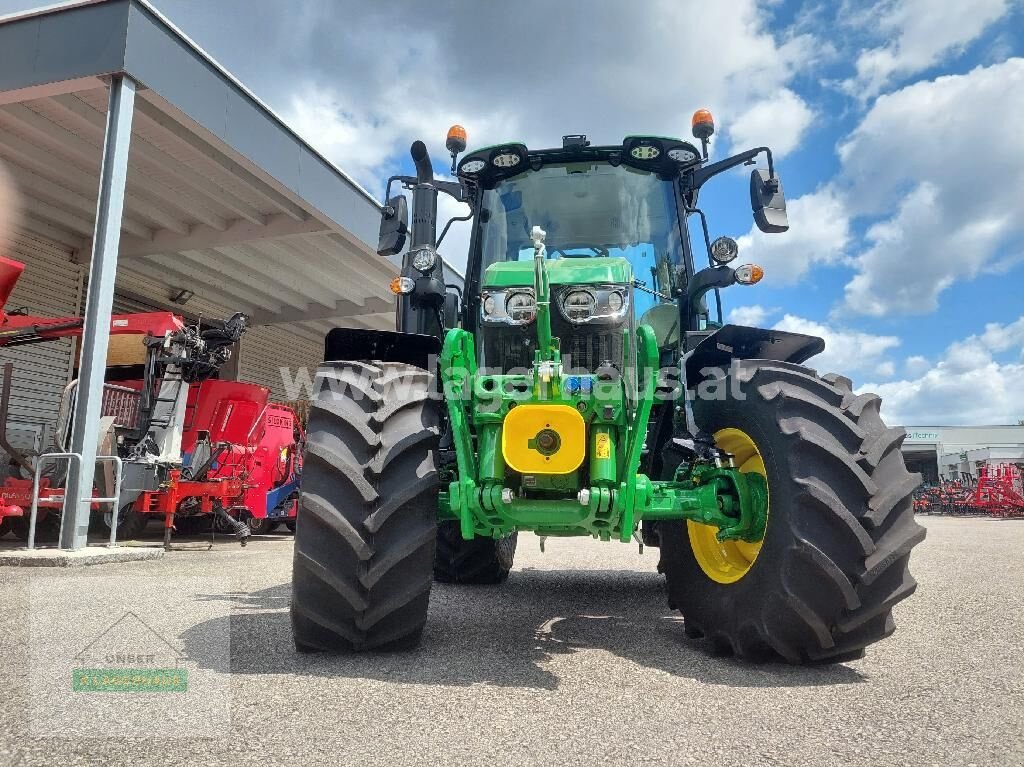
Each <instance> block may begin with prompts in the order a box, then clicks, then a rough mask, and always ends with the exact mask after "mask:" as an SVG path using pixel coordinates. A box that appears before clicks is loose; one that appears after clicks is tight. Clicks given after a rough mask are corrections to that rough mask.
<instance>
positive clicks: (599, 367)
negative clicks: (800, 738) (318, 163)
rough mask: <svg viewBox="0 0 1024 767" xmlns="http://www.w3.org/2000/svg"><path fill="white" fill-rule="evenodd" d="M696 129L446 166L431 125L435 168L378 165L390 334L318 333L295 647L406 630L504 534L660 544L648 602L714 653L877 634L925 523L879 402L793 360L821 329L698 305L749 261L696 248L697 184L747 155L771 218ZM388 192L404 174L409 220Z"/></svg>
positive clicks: (503, 551)
mask: <svg viewBox="0 0 1024 767" xmlns="http://www.w3.org/2000/svg"><path fill="white" fill-rule="evenodd" d="M713 131H714V125H713V122H712V119H711V115H710V114H709V113H707V112H706V111H705V110H700V111H698V112H697V113H696V114H695V115H694V121H693V133H694V137H695V138H697V139H699V140H700V142H701V144H702V146H701V147H700V148H698V146H697V145H696V144H694V143H690V142H687V141H682V140H679V139H674V138H664V137H660V136H629V137H627V138H626V139H625V140H624V141H623V142H622V143H621V144H616V145H610V146H592V145H591V144H590V142H589V141H588V140H587V139H586V137H585V136H582V135H571V136H565V137H564V138H563V140H562V146H561V147H559V148H557V149H542V150H533V149H528V148H527V147H526V146H524V145H523V144H518V143H512V144H502V145H499V146H492V147H487V148H484V149H480V150H478V151H474V152H472V153H469V154H466V155H465V156H464V157H463V158H462V160H461V161H459V162H458V163H457V165H456V161H457V158H458V155H459V154H460V153H462V152H463V151H464V150H465V148H466V142H465V132H464V131H463V130H462V129H461V128H460V127H459V126H455V127H453V129H452V131H451V132H450V133H449V136H448V142H447V147H448V149H449V151H451V153H452V172H453V174H454V175H455V176H456V179H457V180H455V181H439V180H436V179H435V178H434V173H433V168H432V166H431V162H430V159H429V156H428V154H427V151H426V147H425V146H424V145H423V143H422V142H416V143H415V144H413V146H412V158H413V161H414V164H415V167H416V175H415V176H396V177H392V178H391V179H390V180H389V182H388V199H387V203H386V205H385V207H384V211H383V217H382V222H381V232H380V244H379V247H378V252H379V253H380V254H381V255H382V256H395V255H397V254H399V253H402V252H403V251H405V255H404V259H403V266H402V271H401V276H400V277H397V278H396V279H395V280H394V281H393V283H392V290H393V291H394V292H395V293H396V294H398V309H397V332H390V331H373V330H365V329H348V328H336V329H334V330H332V331H331V332H330V333H329V334H328V336H327V339H326V343H325V349H326V355H325V361H324V364H323V365H322V366H321V368H320V369H319V372H318V376H317V386H316V393H315V398H314V401H313V402H312V407H311V412H310V419H309V427H308V433H307V441H306V453H305V461H304V471H303V483H302V501H301V503H302V513H301V514H300V515H299V522H298V529H297V531H296V537H295V560H294V577H293V593H292V625H293V630H294V638H295V643H296V646H297V648H298V649H299V650H301V651H321V650H325V651H353V650H354V651H359V650H371V649H404V648H411V647H414V646H415V645H416V644H417V643H418V641H419V639H420V636H421V633H422V631H423V627H424V624H425V621H426V619H427V606H428V601H429V596H430V590H431V585H432V582H433V581H434V580H438V581H444V582H452V583H459V584H498V583H501V582H503V581H504V580H505V579H506V578H507V577H508V574H509V570H510V569H511V567H512V562H513V557H514V554H515V550H516V536H517V533H518V532H519V531H520V530H526V531H532V532H534V533H536V534H537V535H539V536H591V537H592V538H595V539H599V540H601V541H610V540H615V541H621V542H629V541H632V540H636V541H638V542H640V543H641V545H644V544H646V545H648V546H658V547H660V563H659V566H658V569H659V571H660V572H662V573H663V574H664V576H665V578H666V581H667V584H666V586H667V592H668V599H669V604H670V606H671V607H672V608H674V609H678V610H680V611H681V612H682V614H683V617H684V631H685V633H686V635H687V636H690V637H705V638H706V639H707V640H708V642H709V643H710V646H711V648H712V649H713V650H714V651H716V652H725V653H732V654H735V655H736V656H737V657H741V658H744V659H750V660H758V661H760V660H773V659H775V660H777V659H783V660H785V661H789V662H791V663H816V662H838V661H843V660H848V659H851V658H857V657H860V656H861V655H863V652H864V648H865V647H866V646H867V645H868V644H871V643H872V642H876V641H878V640H879V639H882V638H884V637H886V636H888V635H889V634H890V633H891V632H892V631H893V628H894V624H893V619H892V615H891V610H892V607H893V605H895V604H896V603H897V602H899V601H900V600H902V599H904V598H906V597H907V596H909V595H910V594H911V593H912V592H913V591H914V588H915V585H916V584H915V581H914V579H913V578H912V577H911V576H910V573H909V572H908V569H907V565H908V560H909V556H910V551H911V549H912V548H913V547H914V546H915V545H916V544H917V543H919V542H920V541H921V540H922V539H923V538H924V529H923V528H921V527H920V526H918V525H917V524H916V523H915V521H914V516H913V511H912V506H911V494H912V492H913V491H914V489H915V487H916V486H917V485H918V483H919V477H918V475H912V474H910V473H908V472H907V470H906V467H905V466H904V463H903V458H902V455H901V452H900V445H901V443H902V441H903V438H904V431H903V429H895V428H887V427H886V426H885V424H884V423H883V422H882V419H881V418H880V417H879V404H880V401H879V398H878V397H877V396H875V395H873V394H856V393H854V391H853V390H852V387H851V384H850V381H849V380H848V379H846V378H844V377H842V376H837V375H823V376H821V375H818V373H817V372H816V371H814V370H812V369H810V368H808V367H805V366H804V365H803V363H805V362H806V361H807V360H808V359H809V358H810V357H812V356H813V355H815V354H817V353H819V352H821V351H822V350H823V349H824V342H823V341H822V339H820V338H816V337H813V336H806V335H800V334H795V333H785V332H780V331H777V330H765V329H759V328H750V327H741V326H737V325H731V324H723V321H722V310H721V299H720V291H721V289H723V288H726V287H728V286H731V285H734V284H741V285H743V284H752V283H754V282H756V281H758V280H759V279H760V278H761V276H762V270H761V269H760V267H757V266H755V265H752V264H747V265H743V266H738V267H735V268H734V267H732V266H730V265H729V264H730V263H731V262H732V261H733V259H735V257H736V255H737V250H738V249H737V245H736V242H735V241H734V240H732V239H730V238H727V237H720V238H718V239H716V240H715V241H714V242H711V241H710V239H711V238H710V236H709V234H708V224H707V220H706V218H705V216H704V214H703V213H702V211H701V210H700V208H699V207H698V195H699V192H700V190H701V187H702V186H703V185H704V184H705V183H706V182H708V181H709V180H710V179H712V178H713V177H715V176H717V175H719V174H721V173H724V172H727V171H730V170H732V169H734V168H737V167H738V166H741V165H753V164H755V159H756V158H757V157H758V156H759V155H764V157H765V160H766V164H767V168H766V169H754V170H753V171H752V173H751V177H750V200H751V207H752V212H753V218H754V221H755V223H756V225H757V226H758V227H759V228H760V229H761V230H762V231H764V232H782V231H785V230H786V229H787V228H788V221H787V217H786V206H785V200H784V196H783V190H782V185H781V183H780V181H779V178H778V175H777V174H776V172H775V168H774V165H773V162H772V154H771V151H770V150H769V149H768V148H766V147H759V148H756V149H751V150H749V151H746V152H742V153H740V154H737V155H735V156H733V157H729V158H727V159H723V160H720V161H717V162H710V161H709V160H708V156H707V141H708V139H709V137H710V136H711V135H712V133H713ZM395 183H398V184H400V185H401V186H402V187H404V188H405V189H408V190H411V192H412V208H413V210H412V224H411V226H410V224H409V212H408V206H407V202H406V197H405V196H403V195H396V196H393V197H392V196H391V190H392V186H393V185H394V184H395ZM438 193H445V194H449V195H451V196H453V197H454V198H455V199H457V200H459V201H462V202H466V203H468V204H469V206H470V208H471V211H472V212H471V216H470V218H471V220H472V238H471V243H470V253H469V258H468V264H467V273H466V276H465V284H464V286H463V287H462V288H461V289H460V288H459V286H455V285H446V284H445V278H444V271H443V268H444V267H443V263H442V262H441V260H440V259H439V257H438V255H437V251H436V247H437V245H438V243H439V242H440V240H439V239H438V238H437V236H436V218H437V195H438ZM450 223H451V222H449V225H450ZM691 223H692V224H693V226H694V228H695V229H699V231H700V233H701V234H702V235H703V237H702V239H703V241H702V242H700V238H694V239H695V240H697V241H698V242H700V245H699V246H695V245H694V242H693V241H692V240H691V237H690V235H689V232H690V226H691ZM447 230H448V226H446V227H445V229H444V230H443V231H442V233H441V238H440V239H443V238H444V235H445V234H446V233H447ZM407 239H409V240H411V241H410V243H409V247H408V249H406V248H405V245H406V240H407ZM704 260H706V261H707V266H704V267H700V266H698V262H700V261H704ZM709 303H710V304H713V306H714V307H715V311H714V313H712V311H711V310H710V308H709Z"/></svg>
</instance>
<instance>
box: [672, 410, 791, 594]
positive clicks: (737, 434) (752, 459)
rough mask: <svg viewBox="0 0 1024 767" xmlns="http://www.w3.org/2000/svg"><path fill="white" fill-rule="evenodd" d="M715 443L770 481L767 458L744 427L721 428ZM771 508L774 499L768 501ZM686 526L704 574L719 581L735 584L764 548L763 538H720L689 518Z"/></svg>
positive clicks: (742, 467) (742, 466) (711, 528)
mask: <svg viewBox="0 0 1024 767" xmlns="http://www.w3.org/2000/svg"><path fill="white" fill-rule="evenodd" d="M714 436H715V445H717V446H718V447H719V448H720V449H721V450H724V451H725V452H727V453H729V454H731V455H732V456H733V457H734V459H735V461H736V466H737V467H738V468H739V470H740V471H742V472H751V471H753V472H757V473H758V474H760V475H761V476H762V477H764V478H765V479H766V480H767V478H768V474H767V472H766V471H765V468H764V458H762V457H761V452H760V451H759V450H758V449H757V445H756V444H754V440H752V439H751V438H750V436H749V435H748V434H747V433H746V432H745V431H741V430H740V429H720V430H719V431H716V432H715V435H714ZM768 508H769V510H770V509H771V502H770V500H769V504H768ZM686 529H687V532H688V533H689V536H690V548H691V549H692V550H693V556H694V558H695V559H696V560H697V564H698V565H700V569H701V570H703V571H704V574H705V575H707V576H708V578H710V579H711V580H713V581H715V582H716V583H735V582H736V581H738V580H739V579H740V578H742V577H743V576H744V575H746V574H747V573H748V572H750V568H751V567H753V566H754V560H755V559H757V555H758V553H760V551H761V543H762V542H761V541H758V542H757V543H747V542H746V541H719V540H718V539H717V538H716V537H715V534H716V533H717V532H718V528H717V527H715V526H714V525H701V524H698V523H697V522H693V521H690V520H687V522H686Z"/></svg>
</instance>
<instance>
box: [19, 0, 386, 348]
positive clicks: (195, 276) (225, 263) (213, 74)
mask: <svg viewBox="0 0 1024 767" xmlns="http://www.w3.org/2000/svg"><path fill="white" fill-rule="evenodd" d="M72 17H73V18H72ZM27 19H31V20H32V21H31V23H32V24H33V25H35V24H38V25H40V26H39V27H38V29H40V30H41V29H43V28H44V27H45V26H46V25H47V24H49V23H50V22H53V24H52V25H51V29H50V32H51V34H50V36H49V37H47V40H48V41H49V42H48V45H49V46H50V47H49V48H47V49H46V50H47V51H49V55H51V56H53V57H55V60H54V61H53V62H52V64H53V66H52V67H49V68H47V67H42V68H41V67H40V61H39V60H38V57H39V56H41V55H43V48H41V47H40V48H39V50H33V51H27V52H28V53H30V54H33V53H34V55H35V59H31V56H29V57H28V58H25V57H22V58H21V59H17V60H12V65H13V69H12V66H6V67H5V71H4V83H5V87H6V88H7V90H0V161H2V162H3V163H4V164H5V165H6V166H7V168H8V169H9V171H10V174H11V176H12V178H13V179H14V181H15V183H16V184H17V186H18V189H19V191H20V193H21V196H22V198H23V202H24V216H23V219H22V228H23V229H24V230H26V231H29V232H33V233H35V234H38V235H41V236H44V237H47V238H49V239H51V240H55V241H57V242H59V243H61V244H63V245H65V246H67V247H68V248H70V249H72V250H73V251H74V252H75V258H76V260H77V261H78V262H79V263H87V262H88V260H89V257H90V251H91V242H90V240H91V238H92V236H93V229H94V216H95V208H96V195H97V188H98V185H99V169H100V168H99V166H100V161H101V154H102V145H103V138H104V130H105V120H106V109H107V100H108V91H107V88H106V87H105V86H104V84H103V81H102V78H103V77H104V75H105V73H109V72H110V68H109V67H110V62H111V61H119V62H121V64H120V66H121V67H122V68H123V71H125V73H126V74H127V75H128V76H133V77H136V78H140V75H142V77H141V79H140V88H139V90H138V94H137V97H136V100H135V110H134V116H133V126H132V142H131V151H130V157H129V169H128V176H127V187H126V195H125V204H124V215H123V219H122V225H121V229H122V237H121V249H120V256H119V263H118V274H119V280H118V281H119V283H126V282H131V281H132V280H144V281H145V282H146V283H148V285H149V288H150V290H149V291H147V294H150V295H152V294H157V293H160V292H161V291H162V292H164V293H165V294H166V295H167V296H168V299H169V297H170V296H171V295H172V294H173V293H176V292H177V291H178V290H180V289H182V288H187V289H189V290H192V291H194V292H195V298H194V299H192V300H193V301H195V302H196V304H197V305H199V304H203V305H208V306H210V307H223V309H224V310H236V311H244V312H246V313H248V314H250V315H251V316H252V317H253V318H254V320H255V321H256V322H257V323H261V324H268V325H273V324H284V323H288V324H291V323H301V325H300V326H299V327H298V329H297V330H296V332H299V333H308V334H311V335H322V334H323V333H324V332H325V331H326V330H327V329H329V328H330V327H332V326H335V325H341V324H344V325H352V326H357V327H377V328H388V327H393V326H394V319H393V311H394V296H393V295H392V294H391V293H390V291H389V290H388V283H389V281H390V280H391V278H392V277H393V276H394V275H395V273H396V268H395V266H394V265H393V264H391V263H390V262H389V261H387V260H384V259H381V258H379V257H378V256H377V255H376V254H375V253H374V252H373V250H372V248H371V246H370V245H369V244H368V242H367V240H368V239H369V238H371V237H372V233H371V232H370V229H371V228H373V226H374V224H373V220H374V218H375V216H376V210H377V208H379V203H378V202H377V201H376V200H374V199H373V198H372V196H370V195H369V194H368V193H367V192H366V191H365V190H364V189H362V188H361V187H359V186H358V184H356V183H355V182H354V181H352V179H351V178H350V177H348V176H347V175H345V174H344V173H343V172H342V171H341V170H340V169H338V168H337V167H336V166H334V165H332V164H331V163H330V162H329V161H327V160H326V159H325V158H323V157H322V156H321V155H319V154H318V153H316V151H315V150H314V149H312V148H311V147H309V145H307V144H305V142H303V141H302V140H301V139H299V137H298V136H297V135H296V134H295V133H294V131H292V130H291V128H289V127H288V126H287V125H286V124H285V123H284V122H283V121H282V120H281V119H280V118H279V117H278V116H277V115H275V114H274V113H273V112H272V111H271V110H270V109H269V108H268V107H267V106H266V105H265V104H263V103H262V102H261V101H259V99H257V98H256V97H255V96H254V95H253V94H252V93H251V92H250V91H248V90H247V89H245V88H244V86H242V84H241V83H239V82H238V81H237V80H236V79H235V78H234V77H232V76H231V75H230V73H228V72H227V71H226V70H224V69H223V67H221V66H220V65H219V64H217V62H216V61H214V60H213V59H212V58H211V57H210V56H209V55H208V54H207V53H206V52H205V51H202V50H201V49H200V48H198V46H196V45H195V44H194V43H193V42H192V41H191V40H189V39H188V38H187V37H186V36H185V35H184V34H183V33H182V32H181V31H180V30H179V29H177V28H176V27H174V26H173V25H172V24H171V23H170V22H169V21H168V20H167V19H166V18H164V17H163V16H161V15H160V14H159V13H158V12H157V11H156V10H155V9H153V8H152V6H150V5H149V4H148V3H145V2H143V0H130V2H129V1H127V0H108V1H107V2H79V3H68V4H65V5H62V6H53V7H48V8H44V9H39V10H37V11H30V12H27V13H22V14H17V15H15V16H10V17H4V18H0V33H2V34H3V35H6V37H4V39H8V38H9V39H10V41H19V40H21V41H24V40H25V36H24V33H26V32H27V28H24V29H23V28H22V27H23V25H24V24H26V23H27V22H26V20H27ZM72 20H73V21H74V24H71V25H70V26H69V23H68V22H70V21H72ZM129 20H130V23H129ZM58 22H60V23H58ZM111 23H116V24H123V25H124V27H123V28H122V29H121V32H120V35H121V37H116V40H117V41H118V44H119V45H123V48H124V49H123V50H120V51H117V52H116V55H112V54H111V52H110V50H109V45H108V46H107V47H103V45H100V46H99V47H98V48H97V50H96V51H95V52H93V51H92V49H91V48H90V46H89V43H88V41H89V39H90V35H92V37H94V38H97V39H101V38H102V39H103V40H106V39H107V38H106V37H104V35H108V36H109V35H110V28H109V25H110V24H111ZM33 28H35V27H33ZM39 35H40V38H42V37H44V35H43V33H42V32H40V33H39ZM147 35H148V37H147ZM62 39H63V40H65V42H68V44H71V43H72V42H76V44H78V43H80V45H78V46H77V48H76V50H74V51H70V50H69V49H67V48H66V46H63V47H62V46H61V45H57V44H56V43H57V42H59V41H60V40H62ZM111 39H115V38H111ZM133 40H134V42H133ZM147 43H148V44H150V45H151V47H152V50H149V49H148V48H146V44H147ZM24 45H26V46H28V47H29V48H31V47H32V44H31V41H30V40H29V41H25V42H24ZM36 45H37V47H38V46H39V45H41V43H37V44H36ZM55 46H56V47H55ZM26 50H27V49H26ZM62 50H69V53H68V55H67V56H65V58H66V61H63V60H60V61H58V60H56V59H59V58H60V57H61V55H62V54H59V53H58V51H62ZM161 57H163V58H161ZM0 58H2V57H0ZM30 59H31V60H30ZM21 61H25V64H24V68H25V71H24V73H23V74H21V73H19V72H18V71H15V70H16V69H17V67H18V66H21V64H20V62H21ZM93 66H95V68H91V67H93ZM104 67H106V68H104ZM197 67H198V68H197ZM50 70H52V71H53V72H55V73H59V74H54V75H52V76H51V77H50V79H49V80H47V79H46V75H45V72H46V71H50ZM135 70H137V71H135ZM161 78H162V79H163V83H162V85H161V88H163V89H164V92H161V90H160V88H157V87H156V85H155V84H154V82H147V80H150V79H151V80H153V81H158V80H161ZM190 88H191V90H189V89H190ZM199 93H201V94H202V98H198V100H196V98H194V97H196V96H197V94H199ZM190 99H191V100H190ZM242 103H245V104H249V105H251V106H252V108H251V109H248V108H241V107H239V106H237V105H238V104H242ZM218 110H221V111H220V112H218ZM225 110H226V111H225ZM247 110H248V111H247ZM218 114H220V115H221V117H222V119H221V123H223V124H220V123H218V121H217V115H218ZM247 130H248V131H250V132H251V133H252V134H253V135H258V136H259V137H260V140H258V141H248V140H247ZM261 152H262V156H261V155H260V153H261ZM271 169H276V170H274V171H272V170H271ZM311 200H312V201H311ZM346 222H347V223H346ZM190 308H191V307H190Z"/></svg>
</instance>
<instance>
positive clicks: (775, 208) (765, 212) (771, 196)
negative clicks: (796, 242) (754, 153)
mask: <svg viewBox="0 0 1024 767" xmlns="http://www.w3.org/2000/svg"><path fill="white" fill-rule="evenodd" d="M750 208H751V210H753V212H754V223H755V224H757V228H758V229H760V230H761V231H762V232H768V233H777V232H785V231H786V230H787V229H789V216H787V215H786V195H785V194H783V192H782V182H781V181H780V180H779V177H778V175H776V176H775V178H770V177H769V176H768V171H766V170H760V169H758V170H755V171H753V172H751V174H750Z"/></svg>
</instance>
